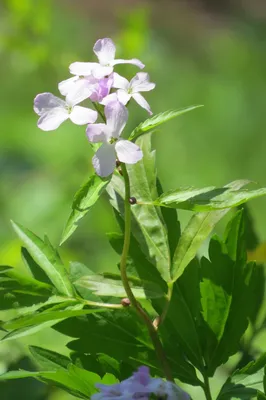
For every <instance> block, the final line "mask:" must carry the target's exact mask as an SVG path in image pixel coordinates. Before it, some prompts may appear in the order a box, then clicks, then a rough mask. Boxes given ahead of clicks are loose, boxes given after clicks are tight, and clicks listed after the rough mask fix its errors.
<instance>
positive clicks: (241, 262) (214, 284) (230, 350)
mask: <svg viewBox="0 0 266 400" xmlns="http://www.w3.org/2000/svg"><path fill="white" fill-rule="evenodd" d="M209 258H210V261H209V260H207V259H204V258H203V260H202V269H201V271H202V284H201V295H202V308H203V317H204V320H205V322H206V326H205V330H203V332H202V336H203V337H204V338H205V341H204V343H205V346H204V357H205V361H206V364H207V372H208V374H209V376H212V375H213V374H214V372H215V370H216V368H217V367H218V366H219V365H221V364H224V363H225V362H226V361H227V360H228V358H229V357H230V356H231V355H233V354H235V353H236V352H237V351H238V350H239V343H240V339H241V337H242V336H243V334H244V333H245V331H246V329H247V326H248V316H249V312H250V303H252V297H251V296H252V291H251V281H252V272H253V264H252V263H248V264H247V262H246V249H245V223H244V218H243V213H242V211H239V212H237V213H236V214H235V215H234V217H233V218H232V220H231V221H230V222H229V224H228V228H227V236H226V238H225V243H220V242H219V241H218V240H212V241H211V243H210V250H209Z"/></svg>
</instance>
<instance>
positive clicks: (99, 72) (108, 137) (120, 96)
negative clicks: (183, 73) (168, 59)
mask: <svg viewBox="0 0 266 400" xmlns="http://www.w3.org/2000/svg"><path fill="white" fill-rule="evenodd" d="M93 51H94V53H95V54H96V56H97V58H98V61H99V62H74V63H72V64H71V65H70V67H69V70H70V73H71V74H72V75H73V76H72V77H71V78H69V79H67V80H65V81H62V82H60V83H59V85H58V89H59V92H60V93H61V95H62V96H64V97H65V100H62V99H61V98H59V97H56V96H54V95H53V94H52V93H41V94H38V95H37V96H36V97H35V99H34V111H35V112H36V113H37V114H38V115H39V117H40V118H39V120H38V127H39V128H40V129H42V130H44V131H51V130H54V129H57V128H58V127H59V126H60V125H61V124H62V122H64V121H66V120H67V119H70V120H71V121H72V122H73V123H74V124H77V125H88V127H87V130H86V133H87V137H88V139H89V141H90V142H92V143H98V142H102V143H103V144H102V146H101V147H100V148H99V149H98V150H97V152H96V153H95V155H94V157H93V161H92V162H93V166H94V169H95V171H96V173H97V174H98V175H100V176H102V177H106V176H108V175H110V174H112V172H113V171H114V168H115V165H116V159H118V160H119V161H121V162H124V163H128V164H134V163H136V162H138V161H139V160H140V159H141V158H142V151H141V150H140V148H139V147H138V146H137V145H136V144H134V143H132V142H130V141H128V140H124V139H122V138H121V137H120V135H121V133H122V131H123V129H124V127H125V125H126V123H127V120H128V111H127V108H126V105H127V104H128V102H129V101H130V99H131V98H133V99H134V100H135V101H136V102H137V103H138V104H139V105H140V106H141V107H142V108H144V109H146V110H147V111H148V113H149V114H152V112H151V109H150V106H149V104H148V103H147V101H146V100H145V98H144V97H143V96H142V95H141V94H140V92H145V91H150V90H152V89H154V87H155V84H154V83H152V82H150V79H149V75H148V74H147V73H146V72H138V73H137V74H136V75H135V76H134V78H133V79H131V81H130V82H129V81H128V80H127V79H126V78H124V77H122V76H120V75H119V74H117V73H116V72H114V66H115V65H117V64H133V65H136V66H137V67H139V68H140V69H143V68H144V64H142V62H141V61H139V60H137V59H135V58H134V59H131V60H122V59H115V53H116V48H115V45H114V43H113V41H112V40H111V39H108V38H105V39H99V40H98V41H97V42H96V43H95V45H94V48H93ZM113 89H117V90H116V91H114V90H113ZM87 99H90V100H91V101H92V102H93V103H99V104H101V105H103V106H105V107H104V114H105V120H104V121H103V122H104V123H98V124H95V122H96V120H97V118H98V113H97V111H94V110H91V109H90V108H86V107H83V106H80V105H79V104H80V103H81V102H83V101H84V100H87ZM96 109H97V107H96Z"/></svg>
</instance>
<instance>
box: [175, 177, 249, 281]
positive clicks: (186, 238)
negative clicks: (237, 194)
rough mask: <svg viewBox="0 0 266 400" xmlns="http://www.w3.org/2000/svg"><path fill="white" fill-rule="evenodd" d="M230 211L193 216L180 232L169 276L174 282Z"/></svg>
mask: <svg viewBox="0 0 266 400" xmlns="http://www.w3.org/2000/svg"><path fill="white" fill-rule="evenodd" d="M248 183H249V181H246V180H239V181H234V182H231V183H229V184H228V185H227V187H229V188H231V189H233V190H237V189H240V188H241V187H243V186H245V185H247V184H248ZM229 211H230V209H224V210H217V211H210V212H205V213H197V214H194V215H193V216H192V217H191V219H190V221H189V222H188V225H187V226H186V227H185V229H184V230H183V232H182V235H181V237H180V239H179V242H178V245H177V247H176V250H175V254H174V258H173V263H172V269H171V276H172V281H173V282H175V281H176V280H177V279H178V278H179V277H180V276H181V275H182V274H183V272H184V270H185V268H186V267H187V265H188V264H189V263H190V261H191V260H192V259H193V258H194V257H195V256H196V254H197V251H198V250H199V248H200V246H201V245H202V243H203V242H204V241H205V240H206V239H207V237H208V236H209V235H210V234H211V232H212V230H213V228H214V227H215V225H216V224H217V223H218V222H219V221H220V220H221V219H222V218H223V217H224V216H225V215H226V214H227V213H228V212H229Z"/></svg>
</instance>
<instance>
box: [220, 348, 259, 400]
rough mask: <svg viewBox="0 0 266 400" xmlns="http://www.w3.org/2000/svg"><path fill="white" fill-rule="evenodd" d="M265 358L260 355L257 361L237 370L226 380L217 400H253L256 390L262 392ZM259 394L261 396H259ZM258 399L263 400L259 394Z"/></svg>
mask: <svg viewBox="0 0 266 400" xmlns="http://www.w3.org/2000/svg"><path fill="white" fill-rule="evenodd" d="M265 363H266V357H265V353H264V354H262V355H261V356H260V357H259V358H258V360H256V361H252V362H251V363H249V364H248V365H246V366H245V367H244V368H242V369H241V370H237V371H235V372H234V374H233V375H232V376H231V377H229V378H228V379H227V381H226V382H225V384H224V385H223V386H222V388H221V391H220V393H219V395H218V397H217V400H227V399H231V398H234V399H240V400H250V399H253V398H255V396H256V395H257V392H258V390H261V391H262V390H263V374H264V371H263V368H264V367H265ZM260 393H261V394H260ZM260 393H259V394H260V396H258V399H261V400H262V399H264V398H265V397H263V396H264V395H263V393H262V392H260Z"/></svg>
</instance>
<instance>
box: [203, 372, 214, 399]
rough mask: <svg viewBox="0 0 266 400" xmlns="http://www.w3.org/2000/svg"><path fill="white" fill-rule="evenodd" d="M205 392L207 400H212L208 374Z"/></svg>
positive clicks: (204, 387)
mask: <svg viewBox="0 0 266 400" xmlns="http://www.w3.org/2000/svg"><path fill="white" fill-rule="evenodd" d="M203 390H204V393H205V397H206V400H212V395H211V388H210V382H209V378H208V375H207V374H204V385H203Z"/></svg>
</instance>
